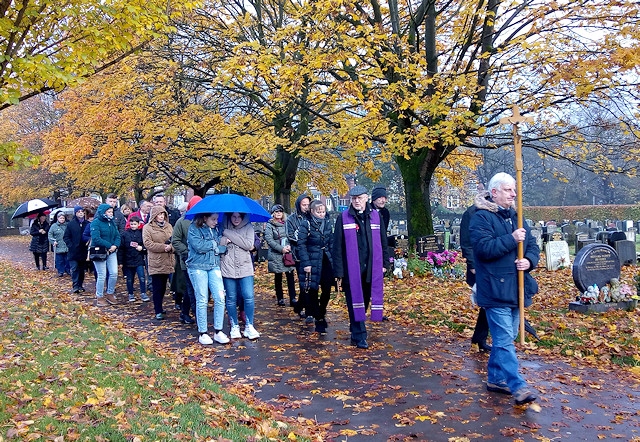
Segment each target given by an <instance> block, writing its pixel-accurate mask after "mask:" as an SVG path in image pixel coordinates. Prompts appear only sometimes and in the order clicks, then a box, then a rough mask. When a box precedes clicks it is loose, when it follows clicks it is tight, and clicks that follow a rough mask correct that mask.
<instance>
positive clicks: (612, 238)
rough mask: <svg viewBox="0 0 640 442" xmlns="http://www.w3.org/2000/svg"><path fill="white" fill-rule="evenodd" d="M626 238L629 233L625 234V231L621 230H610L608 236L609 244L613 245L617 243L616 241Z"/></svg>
mask: <svg viewBox="0 0 640 442" xmlns="http://www.w3.org/2000/svg"><path fill="white" fill-rule="evenodd" d="M626 239H627V235H625V233H624V232H620V231H615V232H610V233H609V237H608V238H607V244H609V245H610V246H611V247H614V244H615V243H616V241H625V240H626Z"/></svg>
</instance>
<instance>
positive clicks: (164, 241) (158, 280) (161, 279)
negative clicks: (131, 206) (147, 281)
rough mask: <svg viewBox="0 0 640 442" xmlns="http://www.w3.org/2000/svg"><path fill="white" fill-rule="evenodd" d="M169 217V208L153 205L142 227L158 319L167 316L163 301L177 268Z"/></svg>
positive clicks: (154, 307) (154, 306)
mask: <svg viewBox="0 0 640 442" xmlns="http://www.w3.org/2000/svg"><path fill="white" fill-rule="evenodd" d="M167 218H168V214H167V210H166V209H165V208H164V207H162V206H153V207H152V208H151V213H150V214H149V222H148V223H147V224H145V225H144V227H143V228H142V242H143V243H144V246H145V248H146V249H147V260H148V262H149V275H150V277H151V285H152V291H153V309H154V311H155V314H156V319H158V320H162V319H165V318H166V312H165V311H164V309H163V308H162V303H163V301H164V294H165V293H166V291H167V281H169V275H170V274H172V273H173V271H174V268H175V257H174V253H173V246H172V245H171V235H172V234H173V227H172V226H171V224H170V223H169V221H168V219H167Z"/></svg>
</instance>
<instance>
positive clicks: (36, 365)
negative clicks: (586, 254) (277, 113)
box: [0, 238, 640, 441]
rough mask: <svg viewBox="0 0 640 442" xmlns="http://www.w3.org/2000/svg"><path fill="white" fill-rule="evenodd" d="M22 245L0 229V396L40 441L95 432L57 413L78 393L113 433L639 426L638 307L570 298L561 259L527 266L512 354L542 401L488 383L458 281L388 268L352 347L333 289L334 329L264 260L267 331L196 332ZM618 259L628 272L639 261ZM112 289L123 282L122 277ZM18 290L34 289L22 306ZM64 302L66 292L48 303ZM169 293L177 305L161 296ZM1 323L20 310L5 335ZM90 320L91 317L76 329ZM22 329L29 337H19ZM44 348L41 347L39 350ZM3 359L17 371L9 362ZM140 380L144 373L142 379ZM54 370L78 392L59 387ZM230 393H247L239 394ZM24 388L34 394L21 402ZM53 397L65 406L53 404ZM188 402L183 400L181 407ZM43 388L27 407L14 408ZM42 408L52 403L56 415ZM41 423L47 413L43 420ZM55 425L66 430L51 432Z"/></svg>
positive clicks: (490, 432)
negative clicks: (594, 305) (96, 295)
mask: <svg viewBox="0 0 640 442" xmlns="http://www.w3.org/2000/svg"><path fill="white" fill-rule="evenodd" d="M26 247H27V246H26V243H25V242H24V239H6V238H0V258H3V257H4V258H7V257H11V258H12V259H13V260H14V261H15V262H16V263H17V264H19V265H20V266H22V267H18V269H17V270H9V271H8V272H9V274H11V275H15V276H12V277H7V278H4V279H5V280H6V281H7V282H6V283H5V282H4V281H3V282H2V283H0V284H2V287H4V288H3V289H2V292H1V293H0V296H2V301H3V303H4V305H5V306H11V308H6V309H4V310H5V311H4V312H2V313H0V315H3V316H2V317H1V319H2V321H1V323H2V325H0V330H1V331H2V348H1V349H0V350H1V351H0V358H1V360H0V364H1V365H0V372H1V374H2V378H1V379H2V380H0V383H2V391H3V392H4V391H8V392H10V394H9V395H7V400H11V401H13V402H12V403H11V404H10V405H11V407H13V408H11V409H10V410H11V411H7V412H5V411H4V410H5V408H6V409H7V410H9V408H7V407H4V406H2V407H0V425H1V427H0V428H3V430H2V431H0V437H2V435H3V433H4V436H5V437H6V436H7V435H14V434H16V432H18V431H20V432H21V433H20V436H21V437H20V438H21V439H25V438H27V436H28V435H29V434H31V435H32V436H31V438H33V439H34V440H37V439H38V437H42V440H52V439H53V438H54V437H53V436H54V435H56V434H57V437H60V436H64V437H65V439H64V440H72V438H73V437H74V436H73V435H79V434H83V433H82V431H85V432H86V431H89V429H88V426H87V427H83V426H82V425H80V424H78V425H77V426H75V427H74V425H73V423H72V421H73V419H71V420H68V421H65V420H64V419H62V418H61V417H64V418H66V417H67V416H68V415H69V413H71V412H72V411H76V412H77V411H78V410H76V409H75V408H74V407H77V408H79V410H80V411H82V412H84V413H86V412H87V410H89V411H92V413H91V415H90V418H88V420H87V422H88V423H89V426H91V427H92V428H93V429H94V433H91V434H94V435H95V434H101V436H100V437H104V438H105V439H109V440H111V439H112V437H111V436H109V434H116V433H110V432H115V431H118V432H120V433H117V434H118V435H119V437H121V438H122V440H124V439H125V438H126V439H129V440H132V439H134V438H136V437H137V438H139V440H178V439H180V438H181V437H184V438H185V440H187V439H189V438H195V436H196V434H197V435H198V437H200V438H201V440H206V439H207V438H209V439H212V438H213V439H212V440H215V438H216V437H228V438H231V439H232V440H249V439H250V438H252V437H264V438H271V439H273V440H283V439H296V438H298V439H300V438H302V437H305V436H307V437H309V438H311V439H315V440H350V441H354V440H437V441H438V440H460V441H463V440H482V439H487V438H490V439H494V440H555V439H564V440H595V439H618V440H640V439H639V437H640V423H639V420H640V415H639V414H638V408H639V407H638V402H639V401H640V393H639V385H638V377H639V376H638V371H637V370H638V368H637V366H638V330H639V329H638V320H639V312H638V311H636V312H626V311H612V312H609V313H606V314H598V315H586V316H585V315H582V314H579V313H573V312H568V309H567V306H568V302H569V301H570V300H572V299H573V297H575V294H576V289H575V288H574V286H573V281H572V279H571V274H570V270H563V271H559V272H547V271H546V270H543V269H539V270H536V277H537V279H538V281H539V282H540V286H541V293H540V294H539V295H538V296H537V297H536V298H535V302H534V305H533V306H532V307H531V308H530V309H529V310H528V317H529V319H530V321H531V322H532V323H533V324H534V325H535V327H536V329H537V330H538V333H539V334H540V336H541V341H540V342H537V343H533V342H528V343H527V344H526V346H525V347H524V348H519V355H520V360H521V363H522V370H523V373H524V375H525V377H526V378H527V379H528V380H529V381H530V383H531V385H532V386H533V387H534V388H536V389H537V390H538V391H539V392H540V393H541V394H540V396H541V397H540V400H539V401H538V402H537V406H536V407H515V406H513V404H512V399H511V398H509V397H506V396H501V395H495V394H489V393H487V392H486V391H485V390H484V385H483V381H484V379H485V378H486V370H485V369H486V355H484V354H481V353H478V352H476V351H475V349H473V348H471V346H470V342H469V340H470V336H471V333H472V327H473V324H474V323H475V317H476V315H477V310H476V309H475V308H473V307H472V306H471V305H470V302H469V298H468V288H467V287H466V285H464V283H463V282H460V281H440V280H433V279H431V278H423V279H418V278H412V279H404V280H393V281H391V280H388V281H386V312H385V313H386V314H387V316H389V319H390V320H389V321H388V322H383V323H380V324H370V325H369V330H370V339H369V341H370V345H371V348H370V349H369V350H368V351H360V350H357V349H355V348H353V347H351V346H350V345H349V334H348V321H347V317H346V310H345V308H344V303H343V299H342V297H341V296H339V295H336V294H334V298H333V299H332V301H331V304H330V309H329V310H330V311H329V315H328V319H329V322H330V327H329V333H328V335H326V336H324V337H318V336H317V335H316V334H315V333H313V327H309V326H306V325H304V323H303V322H302V321H300V320H298V319H297V318H296V316H295V315H294V314H293V312H292V311H291V310H290V309H289V308H282V307H277V306H276V305H275V297H274V296H273V287H272V275H267V274H266V273H265V269H264V267H265V265H264V264H262V265H260V266H259V268H258V275H257V279H256V301H257V313H256V317H257V319H256V327H257V328H258V331H260V332H261V333H262V337H261V338H260V339H259V340H258V341H255V342H249V341H247V340H244V339H243V340H240V341H237V342H234V343H233V344H232V345H230V346H211V347H203V346H201V345H199V344H197V341H196V332H195V328H194V327H193V326H185V325H182V324H180V323H179V322H178V313H177V312H175V311H169V319H168V320H167V321H165V322H162V323H160V322H158V321H154V320H152V319H151V318H152V307H151V306H150V305H149V304H141V303H135V304H128V303H123V304H121V305H118V306H116V307H108V308H104V309H101V310H99V309H97V308H95V307H92V306H91V305H92V296H91V295H88V296H75V295H73V296H72V295H69V294H68V293H67V290H68V288H69V281H68V280H65V279H66V278H62V280H58V279H57V278H55V277H53V275H54V273H53V272H50V273H45V272H35V271H26V272H25V271H24V270H22V269H23V268H24V267H27V268H29V267H30V266H32V264H31V263H30V261H31V257H30V254H29V253H28V252H27V251H26ZM8 265H9V264H8V263H3V268H5V269H6V268H8V267H7V266H8ZM624 272H625V276H624V277H623V279H628V276H627V275H630V274H631V273H632V270H631V269H629V268H625V270H624ZM118 293H120V294H121V293H124V291H123V290H122V287H120V286H119V290H118ZM14 295H18V296H14ZM23 299H32V301H31V302H30V304H29V308H28V309H27V307H26V305H25V304H24V302H22V300H23ZM34 299H35V300H34ZM57 303H61V304H62V307H60V308H59V307H55V308H53V307H52V306H54V305H56V306H57V305H58V304H57ZM165 305H166V307H167V308H169V307H170V300H169V299H167V302H166V304H165ZM25 309H27V310H26V313H25ZM54 310H55V314H54V313H53V311H54ZM58 310H61V311H64V312H65V313H64V314H62V313H60V312H59V311H58ZM35 311H37V312H38V313H37V314H35V313H32V312H35ZM27 316H28V318H29V319H25V320H23V319H22V318H23V317H24V318H26V317H27ZM7 323H12V324H13V325H12V326H11V327H12V328H11V333H12V334H13V335H12V336H11V337H7V336H9V335H8V334H7V330H8V329H7V328H5V324H7ZM87 324H95V325H92V326H91V327H90V328H89V329H88V331H87V330H84V329H83V328H79V327H80V325H82V327H86V326H87ZM35 330H37V332H36V331H35ZM43 335H46V336H55V338H53V337H49V338H47V339H48V340H46V339H44V338H45V336H43ZM65 336H67V337H65ZM71 337H73V338H79V337H81V338H82V339H81V341H82V342H83V344H82V345H81V346H80V349H77V350H74V352H73V353H69V354H67V351H68V350H66V347H69V346H70V345H67V344H68V343H69V342H71ZM115 337H117V338H115ZM17 340H21V341H24V344H25V345H24V347H25V348H22V347H21V348H20V350H16V347H15V346H16V345H18V343H17ZM85 342H86V343H85ZM32 344H33V345H32ZM71 347H73V346H72V345H71ZM31 348H34V349H31ZM44 348H46V349H47V350H46V351H43V349H44ZM63 348H65V350H64V352H63V351H62V349H63ZM49 353H51V354H49ZM56 353H57V354H56ZM43 354H44V355H46V359H45V360H44V362H38V359H39V358H41V357H43ZM16 355H19V356H16ZM96 355H97V356H96ZM132 360H134V361H135V362H132ZM16 361H19V362H20V364H21V365H17V367H16V366H15V364H16ZM46 361H49V362H46ZM51 361H54V362H53V363H50V362H51ZM105 361H106V362H105ZM47 364H48V365H47ZM114 365H115V367H116V368H115V369H114V368H113V366H114ZM105 366H108V367H109V368H105ZM47 367H52V368H47ZM9 368H11V369H12V370H14V371H13V372H12V374H11V376H5V374H7V373H8V371H7V370H8V369H9ZM18 371H21V375H22V376H27V375H29V376H32V377H31V378H30V379H31V380H30V381H29V382H31V384H28V383H26V382H25V381H23V382H22V386H16V383H15V382H13V379H14V378H15V375H16V374H15V373H16V372H18ZM89 371H91V373H93V374H91V375H87V372H89ZM43 372H44V373H45V374H44V375H42V373H43ZM31 373H37V374H35V375H31ZM96 373H102V374H101V375H98V374H96ZM107 373H108V374H107ZM185 376H186V377H185ZM7 377H9V378H11V379H12V380H11V381H5V380H4V379H6V378H7ZM34 379H36V380H34ZM60 379H62V381H60ZM148 379H153V382H148V383H145V382H146V381H147V380H148ZM47 380H50V381H51V382H48V381H47ZM56 382H57V383H61V385H63V386H65V387H66V388H68V387H69V385H73V386H74V387H75V388H81V389H82V391H83V394H78V393H75V392H73V394H72V392H71V391H66V390H64V391H63V390H62V389H58V387H56V388H55V389H54V386H56ZM116 383H118V385H116ZM216 383H220V384H221V385H222V387H223V388H222V389H219V388H218V387H217V385H216ZM42 384H46V385H47V386H46V388H43V387H42ZM111 384H113V385H111ZM25 385H29V387H28V389H27V387H25ZM48 390H52V392H49V391H48ZM25 392H26V393H25ZM228 393H231V394H234V395H236V396H237V397H240V398H242V400H243V401H244V400H246V401H248V402H250V403H251V404H252V407H249V408H244V405H243V404H241V401H239V400H238V399H236V398H235V397H231V396H228ZM24 394H26V395H27V396H29V397H31V398H32V399H30V400H28V401H26V402H24V401H22V398H23V397H24ZM46 397H49V398H50V400H51V401H53V402H47V404H49V403H55V407H56V408H55V410H58V411H53V410H54V409H51V410H48V409H47V406H45V405H44V403H45V400H46V399H45V398H46ZM9 398H11V399H9ZM178 398H180V399H179V400H178ZM256 399H258V400H256ZM0 401H2V399H0ZM123 401H125V403H124V404H123V403H122V402H123ZM181 401H184V402H185V403H187V404H189V405H190V406H191V407H192V408H190V410H191V411H185V409H183V408H178V405H181V404H180V402H181ZM36 402H37V404H38V406H34V407H33V410H32V411H29V412H28V413H26V412H25V411H20V412H18V413H16V412H15V410H27V411H28V410H29V408H26V407H29V406H30V404H31V403H36ZM57 402H61V403H62V404H63V405H58V404H57ZM94 402H97V404H94ZM118 407H120V408H118ZM226 407H230V408H229V410H227V408H226ZM59 410H62V411H59ZM67 410H68V411H67ZM213 410H217V411H216V412H214V411H213ZM3 413H4V414H3ZM32 413H33V415H32ZM47 413H49V414H52V413H53V414H52V418H51V419H52V420H51V421H47V420H46V419H47V418H48V417H47ZM65 413H66V414H65ZM120 413H123V414H120ZM209 413H213V414H209ZM76 414H77V413H76ZM76 414H73V413H72V414H70V416H76ZM184 414H186V415H188V416H189V417H188V419H187V420H185V419H184V418H183V417H182V416H183V415H184ZM201 415H204V417H202V416H201ZM283 415H284V417H283ZM78 416H83V415H78ZM114 416H120V418H121V419H125V420H126V421H127V422H125V424H124V425H123V424H121V423H120V422H119V421H118V420H117V419H114ZM238 416H240V417H238ZM76 417H77V416H76ZM32 421H33V422H32ZM20 422H21V424H18V423H20ZM25 422H26V423H25ZM49 422H56V424H55V425H53V426H50V427H47V425H52V424H50V423H49ZM60 422H62V423H60ZM80 422H81V423H82V422H83V420H82V419H81V420H80ZM211 422H216V424H217V426H214V428H218V429H222V430H223V431H226V430H229V431H234V432H236V433H232V435H231V436H229V435H226V436H224V435H223V436H220V435H218V436H216V435H215V434H217V433H214V435H213V436H211V435H205V433H202V432H201V431H200V429H202V428H209V427H211V426H212V425H211ZM67 425H68V426H67ZM36 428H37V429H36ZM42 428H44V429H45V430H42ZM47 428H49V429H50V431H49V432H48V433H47V432H46V431H47V430H46V429H47ZM61 428H64V429H66V431H67V434H71V435H72V436H67V434H63V433H59V431H60V430H61ZM83 428H84V430H83ZM139 428H141V429H142V428H144V429H145V430H144V431H138V429H139ZM196 430H197V431H196ZM245 430H247V431H248V432H245ZM10 432H11V433H10ZM69 432H70V433H69ZM103 432H104V433H103ZM87 434H89V433H87ZM102 434H104V435H102ZM207 434H211V433H207ZM45 435H46V436H48V437H45ZM76 438H78V439H81V440H97V439H92V438H90V437H89V438H87V437H85V438H84V439H83V438H82V437H76ZM113 439H118V438H117V437H114V438H113ZM58 440H63V439H58Z"/></svg>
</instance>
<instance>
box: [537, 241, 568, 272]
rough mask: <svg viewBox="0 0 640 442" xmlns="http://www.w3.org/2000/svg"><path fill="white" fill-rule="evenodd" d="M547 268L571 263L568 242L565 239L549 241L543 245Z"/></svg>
mask: <svg viewBox="0 0 640 442" xmlns="http://www.w3.org/2000/svg"><path fill="white" fill-rule="evenodd" d="M544 251H545V254H546V257H547V270H558V269H559V268H561V267H562V268H567V267H569V266H570V265H571V256H570V255H569V244H568V243H567V242H566V241H549V242H548V243H547V244H546V246H545V249H544Z"/></svg>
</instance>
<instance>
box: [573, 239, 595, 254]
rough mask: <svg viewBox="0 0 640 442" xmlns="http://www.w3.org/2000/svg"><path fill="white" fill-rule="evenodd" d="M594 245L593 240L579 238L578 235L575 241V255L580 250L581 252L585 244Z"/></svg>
mask: <svg viewBox="0 0 640 442" xmlns="http://www.w3.org/2000/svg"><path fill="white" fill-rule="evenodd" d="M595 243H596V240H595V239H593V238H584V237H581V236H580V235H578V238H577V239H576V251H575V254H576V255H577V254H578V252H579V251H580V250H582V248H583V247H584V246H586V245H587V244H595Z"/></svg>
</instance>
